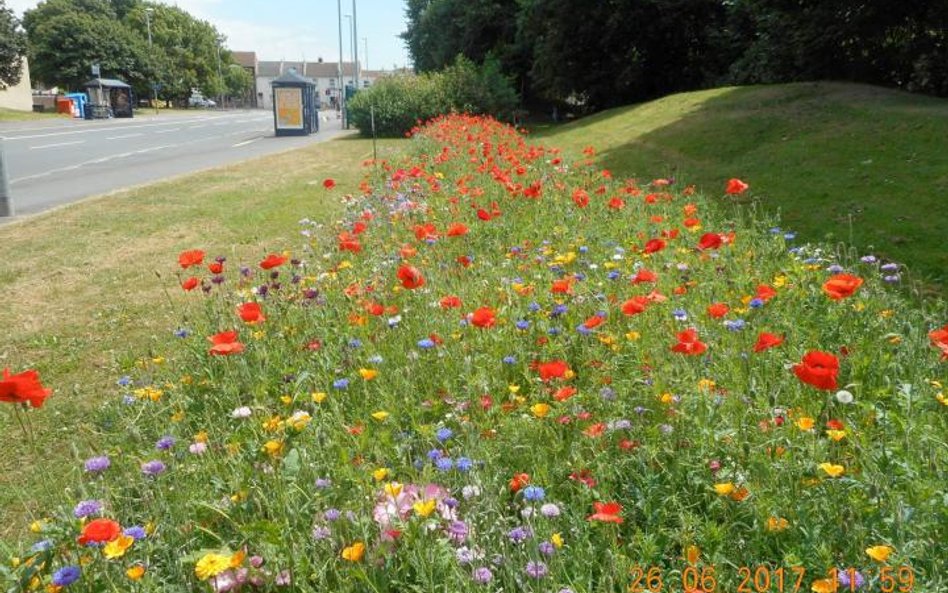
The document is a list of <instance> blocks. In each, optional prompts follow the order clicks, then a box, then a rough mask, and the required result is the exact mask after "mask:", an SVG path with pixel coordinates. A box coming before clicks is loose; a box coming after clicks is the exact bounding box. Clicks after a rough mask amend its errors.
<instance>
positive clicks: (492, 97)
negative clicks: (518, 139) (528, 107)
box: [348, 56, 519, 137]
mask: <svg viewBox="0 0 948 593" xmlns="http://www.w3.org/2000/svg"><path fill="white" fill-rule="evenodd" d="M518 103H519V99H518V97H517V93H516V92H515V91H514V89H513V87H512V86H511V84H510V81H509V80H508V79H507V77H505V76H504V75H503V73H501V71H500V66H499V63H498V62H497V60H494V59H488V60H486V61H485V62H484V64H483V65H481V66H477V65H475V64H474V63H473V62H472V61H471V60H469V59H467V58H465V57H464V56H458V58H457V59H456V60H455V62H454V64H453V65H452V66H450V67H448V68H445V69H444V70H442V71H440V72H434V73H425V74H421V75H414V76H413V75H406V76H394V77H389V78H383V79H380V80H378V81H377V82H376V83H375V84H374V85H373V86H372V87H370V88H368V89H365V90H362V91H360V92H359V93H357V94H356V96H355V97H353V98H352V99H351V100H350V101H349V104H348V110H349V111H348V112H349V117H350V118H351V121H352V123H353V124H354V125H355V126H356V127H357V128H358V129H359V131H360V132H361V133H362V134H364V135H371V134H372V127H371V110H372V108H374V110H375V129H376V133H377V134H378V135H380V136H390V137H398V136H404V135H405V134H406V133H407V132H408V131H409V130H411V128H412V127H414V126H415V125H417V124H418V123H421V122H424V121H426V120H428V119H431V118H432V117H435V116H437V115H441V114H444V113H451V112H456V113H486V114H491V115H493V116H494V117H497V118H498V119H503V120H508V121H511V120H513V118H514V116H515V111H516V108H517V104H518Z"/></svg>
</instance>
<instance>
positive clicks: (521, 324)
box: [514, 319, 530, 329]
mask: <svg viewBox="0 0 948 593" xmlns="http://www.w3.org/2000/svg"><path fill="white" fill-rule="evenodd" d="M514 325H516V326H517V329H527V328H529V327H530V322H529V321H527V320H526V319H518V320H517V323H516V324H514Z"/></svg>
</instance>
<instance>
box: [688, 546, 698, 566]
mask: <svg viewBox="0 0 948 593" xmlns="http://www.w3.org/2000/svg"><path fill="white" fill-rule="evenodd" d="M700 556H701V549H700V548H699V547H698V546H695V545H691V546H688V550H687V551H686V552H685V559H686V560H687V561H688V564H691V565H695V564H697V563H698V558H699V557H700Z"/></svg>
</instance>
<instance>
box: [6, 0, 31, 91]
mask: <svg viewBox="0 0 948 593" xmlns="http://www.w3.org/2000/svg"><path fill="white" fill-rule="evenodd" d="M25 55H26V34H24V33H23V30H22V29H21V28H20V21H19V20H17V18H16V15H14V14H13V11H12V10H10V9H9V8H7V6H6V3H5V2H4V0H0V90H3V89H5V88H7V87H8V86H13V85H16V84H19V82H20V76H21V73H22V71H23V56H25Z"/></svg>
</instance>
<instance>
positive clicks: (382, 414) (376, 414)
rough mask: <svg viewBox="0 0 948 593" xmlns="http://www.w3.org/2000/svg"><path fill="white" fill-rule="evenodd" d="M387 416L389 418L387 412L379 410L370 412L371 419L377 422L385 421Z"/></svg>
mask: <svg viewBox="0 0 948 593" xmlns="http://www.w3.org/2000/svg"><path fill="white" fill-rule="evenodd" d="M388 416H389V414H388V412H386V411H385V410H379V411H378V412H372V417H373V418H375V419H376V420H378V421H379V422H382V421H383V420H385V419H386V418H388Z"/></svg>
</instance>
